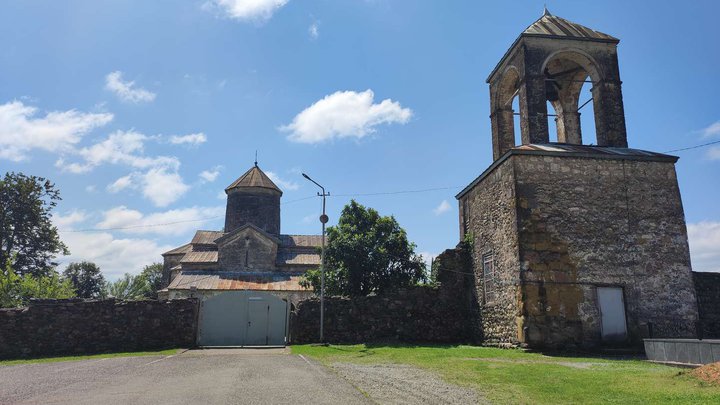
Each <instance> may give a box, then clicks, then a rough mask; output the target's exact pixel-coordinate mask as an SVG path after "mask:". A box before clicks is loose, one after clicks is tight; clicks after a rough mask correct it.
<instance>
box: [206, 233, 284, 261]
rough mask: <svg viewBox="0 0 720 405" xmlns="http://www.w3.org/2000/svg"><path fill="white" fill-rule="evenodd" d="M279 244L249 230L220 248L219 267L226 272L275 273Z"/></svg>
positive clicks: (223, 243)
mask: <svg viewBox="0 0 720 405" xmlns="http://www.w3.org/2000/svg"><path fill="white" fill-rule="evenodd" d="M276 259H277V243H276V242H275V241H273V240H272V239H269V238H268V237H267V236H265V235H260V232H258V231H256V230H254V229H252V228H247V229H245V230H244V231H241V232H240V233H239V234H237V235H236V236H234V237H233V239H232V240H229V241H227V242H222V244H221V245H219V246H218V262H219V263H218V267H219V268H220V269H222V270H224V271H274V270H275V265H276V264H275V263H276Z"/></svg>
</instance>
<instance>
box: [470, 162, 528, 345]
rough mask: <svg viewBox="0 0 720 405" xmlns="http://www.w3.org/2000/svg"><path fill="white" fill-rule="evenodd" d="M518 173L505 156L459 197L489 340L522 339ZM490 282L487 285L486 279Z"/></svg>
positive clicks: (482, 322)
mask: <svg viewBox="0 0 720 405" xmlns="http://www.w3.org/2000/svg"><path fill="white" fill-rule="evenodd" d="M514 191H515V187H514V173H513V167H512V162H511V161H505V162H503V163H502V164H500V165H499V166H498V167H496V168H495V169H494V170H493V171H491V172H490V173H489V174H488V175H486V176H485V177H484V178H483V179H482V180H481V181H480V182H479V183H478V184H477V185H475V187H473V188H472V189H471V190H470V191H469V192H467V193H466V194H465V195H463V196H462V197H460V200H459V203H460V207H459V208H460V213H461V237H462V235H464V234H467V235H470V237H471V239H472V240H473V244H472V252H471V256H472V268H473V272H474V274H475V276H474V277H475V288H476V290H477V294H476V296H477V300H478V306H479V311H480V318H481V327H482V335H483V338H484V340H485V341H486V342H488V343H518V341H519V339H520V337H519V336H518V326H517V324H518V322H520V321H521V319H520V318H519V316H520V314H521V313H520V302H519V296H518V293H519V275H520V271H519V269H520V263H519V261H518V239H517V225H516V222H517V218H516V207H515V192H514ZM488 255H491V256H492V258H493V264H494V272H493V276H492V280H491V281H489V282H487V283H485V280H484V275H483V261H484V258H485V259H486V258H488ZM486 284H487V285H486Z"/></svg>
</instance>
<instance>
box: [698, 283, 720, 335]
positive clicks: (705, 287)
mask: <svg viewBox="0 0 720 405" xmlns="http://www.w3.org/2000/svg"><path fill="white" fill-rule="evenodd" d="M693 278H694V279H695V291H696V292H697V302H698V312H699V314H700V324H701V325H702V334H703V337H704V338H712V339H720V273H704V272H693Z"/></svg>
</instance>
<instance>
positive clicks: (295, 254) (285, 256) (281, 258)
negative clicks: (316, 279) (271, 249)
mask: <svg viewBox="0 0 720 405" xmlns="http://www.w3.org/2000/svg"><path fill="white" fill-rule="evenodd" d="M277 264H279V265H283V264H308V265H319V264H320V255H319V254H318V253H314V252H309V251H297V250H280V251H278V257H277Z"/></svg>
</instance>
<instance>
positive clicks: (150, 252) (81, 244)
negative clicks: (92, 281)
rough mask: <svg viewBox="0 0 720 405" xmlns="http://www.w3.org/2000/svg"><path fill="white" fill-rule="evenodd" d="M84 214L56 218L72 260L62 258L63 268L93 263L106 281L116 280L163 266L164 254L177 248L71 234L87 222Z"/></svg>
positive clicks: (92, 234) (102, 235) (145, 241)
mask: <svg viewBox="0 0 720 405" xmlns="http://www.w3.org/2000/svg"><path fill="white" fill-rule="evenodd" d="M86 219H87V215H86V214H85V213H84V212H83V211H77V210H76V211H71V212H70V213H68V214H66V215H59V214H55V215H53V217H52V221H53V223H54V224H55V226H57V227H58V229H59V235H60V239H61V240H62V241H63V242H64V243H65V244H66V245H67V246H68V248H69V250H70V255H69V256H61V257H59V258H58V262H59V263H60V265H61V267H64V265H66V264H68V263H70V262H78V261H83V260H87V261H91V262H93V263H95V264H97V265H98V266H100V269H101V270H102V272H103V273H104V275H105V277H107V278H109V279H110V280H114V279H116V278H118V277H119V276H121V275H122V274H124V273H133V274H138V273H140V271H142V269H143V267H144V266H146V265H148V264H152V263H153V262H161V261H162V256H161V254H162V253H163V252H166V251H168V250H170V249H172V248H173V247H174V246H169V245H158V244H157V242H155V241H154V240H149V239H116V238H115V237H114V236H113V235H112V234H111V233H109V232H72V231H73V225H77V224H79V223H81V222H84V221H85V220H86Z"/></svg>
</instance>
